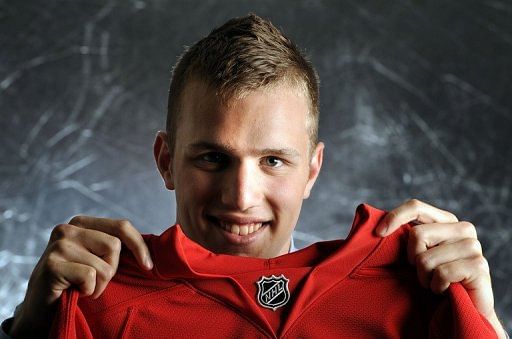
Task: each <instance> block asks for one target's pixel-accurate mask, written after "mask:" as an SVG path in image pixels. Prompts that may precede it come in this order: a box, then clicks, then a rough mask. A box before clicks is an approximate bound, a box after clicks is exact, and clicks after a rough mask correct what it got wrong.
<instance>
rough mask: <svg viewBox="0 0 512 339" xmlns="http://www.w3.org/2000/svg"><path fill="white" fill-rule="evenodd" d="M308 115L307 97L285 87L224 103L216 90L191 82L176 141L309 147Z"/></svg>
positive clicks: (186, 94)
mask: <svg viewBox="0 0 512 339" xmlns="http://www.w3.org/2000/svg"><path fill="white" fill-rule="evenodd" d="M308 112H309V106H308V101H307V98H306V97H305V96H304V95H303V94H302V92H301V91H300V90H298V89H296V88H294V87H292V86H289V85H286V84H280V85H276V86H272V87H265V88H261V89H257V90H253V91H247V92H245V93H244V94H243V95H241V96H238V97H235V98H231V99H228V100H227V101H222V100H220V98H219V97H218V96H217V95H216V92H215V90H212V89H211V88H210V87H208V86H207V85H205V84H204V83H203V82H201V81H199V80H191V81H190V82H189V83H188V84H187V86H186V87H185V91H184V93H183V98H182V102H181V112H180V118H179V122H178V131H177V141H179V139H182V141H184V140H183V139H186V140H185V141H187V142H194V141H196V142H197V141H212V142H216V141H218V140H222V141H223V142H225V143H231V144H232V145H233V146H235V145H243V144H244V142H245V143H254V142H258V143H260V144H261V145H259V146H262V147H265V146H277V144H279V143H289V142H295V143H300V144H303V143H306V144H307V141H308V129H307V116H308ZM198 139H200V140H198ZM304 141H305V142H304ZM264 144H267V145H264ZM245 146H247V145H245ZM298 146H302V145H297V147H298Z"/></svg>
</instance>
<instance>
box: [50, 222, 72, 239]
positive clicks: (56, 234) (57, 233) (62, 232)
mask: <svg viewBox="0 0 512 339" xmlns="http://www.w3.org/2000/svg"><path fill="white" fill-rule="evenodd" d="M73 228H74V226H72V225H69V224H59V225H57V226H55V227H54V228H53V230H52V233H51V236H50V237H51V239H64V238H67V237H71V236H72V235H73Z"/></svg>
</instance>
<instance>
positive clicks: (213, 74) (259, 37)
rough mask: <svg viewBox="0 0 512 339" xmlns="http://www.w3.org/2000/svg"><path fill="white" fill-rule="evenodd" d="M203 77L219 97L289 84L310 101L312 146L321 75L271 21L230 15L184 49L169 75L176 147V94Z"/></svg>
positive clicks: (170, 130)
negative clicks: (229, 17)
mask: <svg viewBox="0 0 512 339" xmlns="http://www.w3.org/2000/svg"><path fill="white" fill-rule="evenodd" d="M192 78H196V79H200V80H201V81H204V82H205V83H206V84H207V85H208V86H209V87H211V88H212V89H214V90H215V91H216V93H217V95H218V96H219V98H220V99H221V100H222V101H223V102H227V101H228V100H229V99H232V98H239V97H242V96H243V95H245V94H246V93H247V92H249V91H251V90H256V89H258V88H262V87H267V86H272V85H277V84H280V83H282V82H287V83H289V84H292V85H293V86H295V87H296V88H298V89H300V90H302V92H303V93H304V94H305V95H306V96H307V99H308V101H309V106H310V107H309V115H308V117H309V119H308V133H309V139H310V149H311V151H312V150H313V149H314V146H316V144H317V143H318V118H319V89H318V87H319V80H318V75H317V73H316V71H315V69H314V68H313V65H312V64H311V62H310V61H309V60H308V59H307V58H306V57H305V56H304V55H303V54H302V53H301V52H300V51H299V49H298V48H297V46H296V45H295V44H294V43H293V42H292V41H291V40H290V39H288V38H287V37H285V36H284V35H283V34H282V33H281V32H280V31H279V30H278V29H277V28H276V27H275V26H274V25H273V24H272V23H271V22H270V21H268V20H264V19H262V18H260V17H258V16H257V15H254V14H249V15H248V16H245V17H242V18H234V19H231V20H229V21H227V22H226V23H225V24H224V25H222V26H221V27H219V28H216V29H214V30H213V31H212V32H211V33H210V34H209V35H208V36H206V37H205V38H203V39H201V40H200V41H198V42H197V43H195V44H194V45H193V46H191V47H190V48H188V49H186V50H185V52H184V53H183V54H182V55H181V57H180V58H179V60H178V62H177V63H176V65H175V67H174V69H173V74H172V78H171V85H170V89H169V101H168V105H167V123H166V130H167V135H168V137H169V140H168V142H169V150H170V152H171V154H172V153H173V152H174V147H175V144H176V129H177V123H178V119H179V114H180V110H181V102H180V99H181V97H182V92H183V90H184V89H185V87H186V83H187V81H189V80H190V79H192Z"/></svg>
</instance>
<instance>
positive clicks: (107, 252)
mask: <svg viewBox="0 0 512 339" xmlns="http://www.w3.org/2000/svg"><path fill="white" fill-rule="evenodd" d="M58 240H70V241H74V242H77V244H80V245H82V246H83V247H85V248H87V249H88V250H89V251H91V253H93V254H95V255H97V256H99V257H101V258H102V259H103V260H105V261H106V262H107V263H109V264H110V265H111V266H112V267H113V268H114V270H117V266H118V263H119V254H120V252H121V240H119V238H116V237H113V236H111V235H109V234H107V233H104V232H100V231H96V230H93V229H87V228H81V227H78V226H74V225H70V224H61V225H57V226H56V227H55V228H54V229H53V231H52V234H51V236H50V241H49V244H50V245H51V244H52V243H54V242H56V241H58Z"/></svg>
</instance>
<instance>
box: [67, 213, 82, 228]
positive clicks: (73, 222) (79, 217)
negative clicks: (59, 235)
mask: <svg viewBox="0 0 512 339" xmlns="http://www.w3.org/2000/svg"><path fill="white" fill-rule="evenodd" d="M83 220H84V216H83V215H75V216H74V217H73V218H71V220H69V224H71V225H75V226H76V225H80V224H82V223H83Z"/></svg>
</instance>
